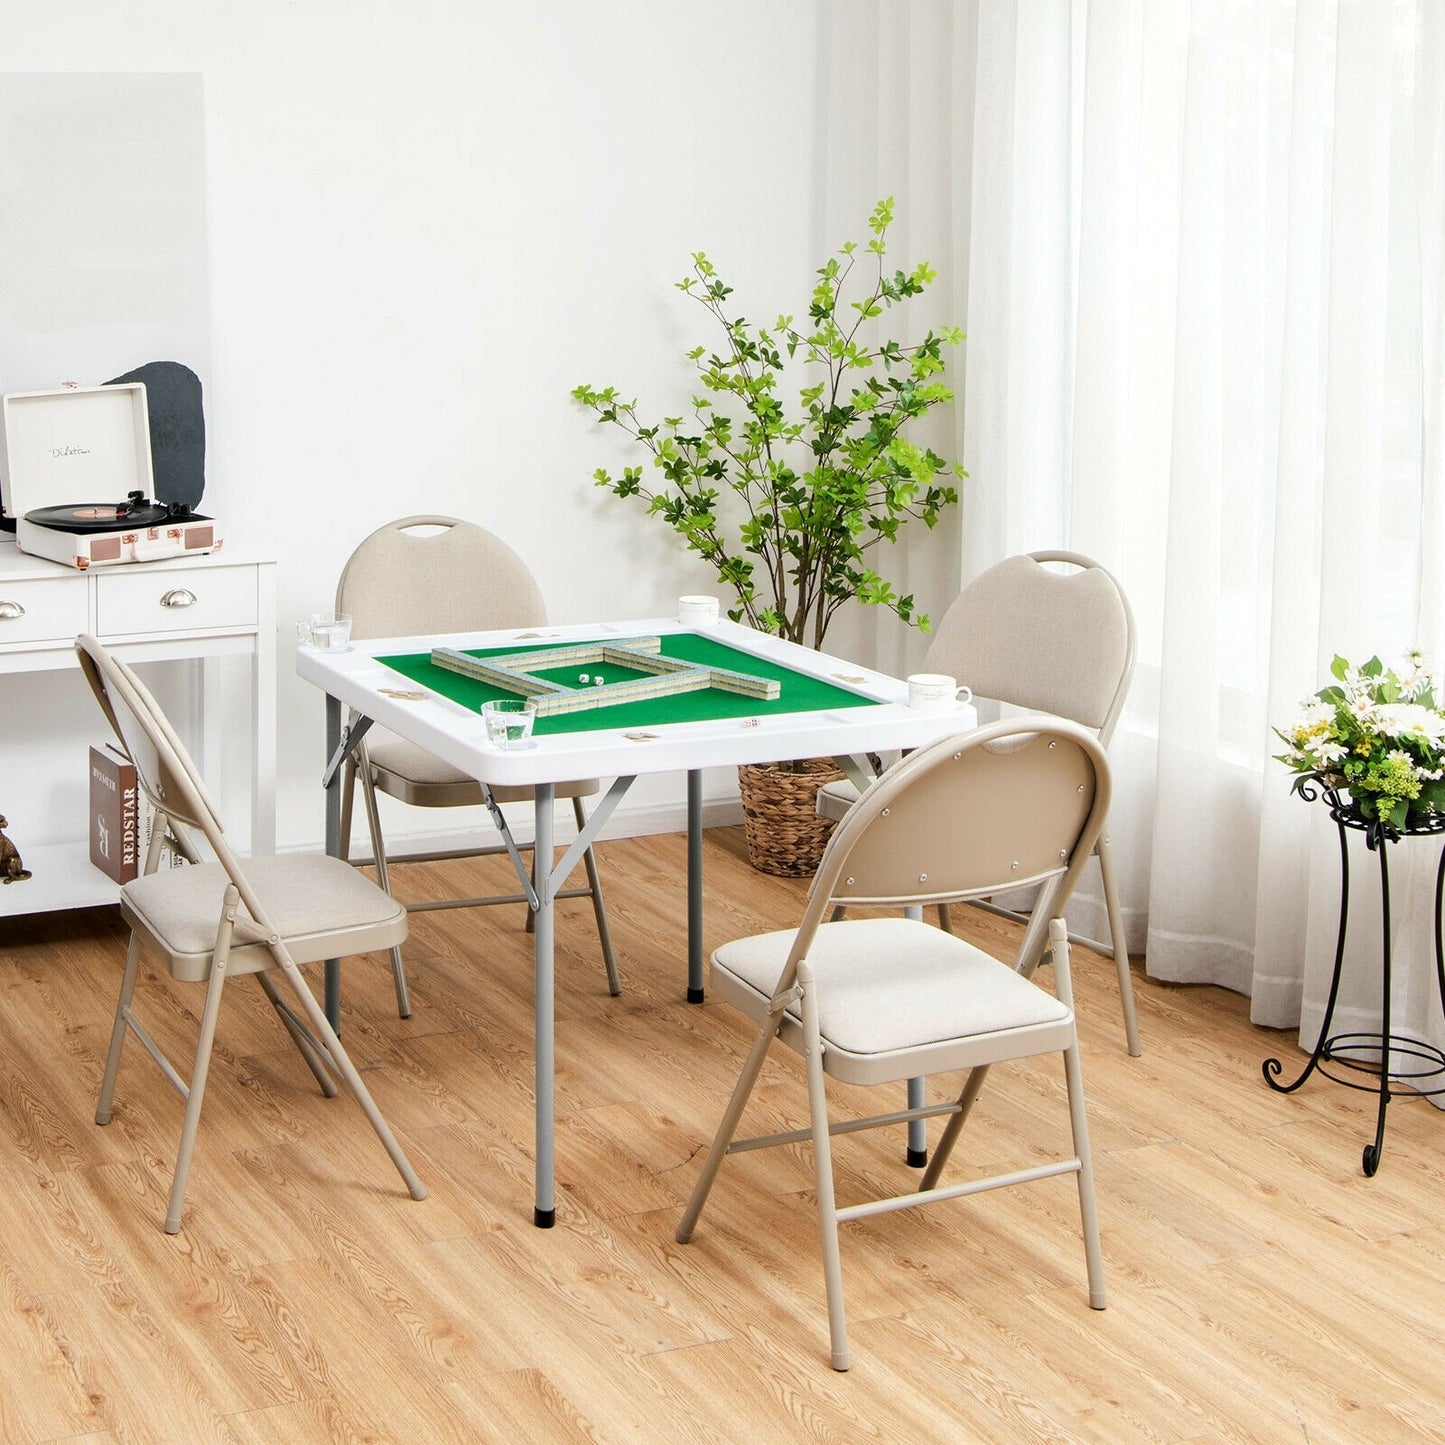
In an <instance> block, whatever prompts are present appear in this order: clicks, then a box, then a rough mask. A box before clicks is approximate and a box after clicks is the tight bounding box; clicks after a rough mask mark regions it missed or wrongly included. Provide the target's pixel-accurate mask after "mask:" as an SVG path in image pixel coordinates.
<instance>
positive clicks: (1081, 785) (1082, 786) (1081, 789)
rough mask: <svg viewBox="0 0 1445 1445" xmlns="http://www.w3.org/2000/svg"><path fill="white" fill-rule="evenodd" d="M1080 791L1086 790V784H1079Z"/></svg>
mask: <svg viewBox="0 0 1445 1445" xmlns="http://www.w3.org/2000/svg"><path fill="white" fill-rule="evenodd" d="M1079 791H1080V792H1081V793H1082V792H1083V791H1084V785H1083V784H1082V783H1080V784H1079Z"/></svg>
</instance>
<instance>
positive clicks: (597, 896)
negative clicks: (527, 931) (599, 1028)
mask: <svg viewBox="0 0 1445 1445" xmlns="http://www.w3.org/2000/svg"><path fill="white" fill-rule="evenodd" d="M572 816H573V817H574V818H576V820H577V831H578V832H579V833H580V832H581V831H582V830H583V828H585V827H586V826H587V814H586V812H585V811H584V809H583V807H582V799H581V798H573V799H572ZM582 862H583V863H584V864H585V866H586V868H587V891H588V892H589V893H591V895H592V912H593V915H594V916H595V917H596V919H597V941H598V942H599V943H600V944H601V945H602V962H603V963H604V964H605V965H606V968H607V992H608V993H610V994H611V995H612V997H613V998H616V997H617V995H618V994H620V993H621V992H622V984H621V981H620V980H619V979H618V977H617V958H616V956H615V955H614V954H613V952H612V933H611V930H610V929H609V928H608V927H607V909H606V907H605V906H604V904H603V902H602V878H601V876H600V875H599V874H598V872H597V859H596V857H594V856H593V853H592V849H591V848H590V847H589V848H588V849H587V851H586V852H585V853H583V855H582Z"/></svg>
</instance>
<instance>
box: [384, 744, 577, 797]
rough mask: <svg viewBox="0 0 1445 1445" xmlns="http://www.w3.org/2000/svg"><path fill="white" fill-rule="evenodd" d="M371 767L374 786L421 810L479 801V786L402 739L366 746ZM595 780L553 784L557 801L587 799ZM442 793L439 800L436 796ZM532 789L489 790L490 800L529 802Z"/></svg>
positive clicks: (504, 787)
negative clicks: (490, 792) (443, 793)
mask: <svg viewBox="0 0 1445 1445" xmlns="http://www.w3.org/2000/svg"><path fill="white" fill-rule="evenodd" d="M368 753H369V756H370V758H371V766H372V768H373V770H374V771H375V773H376V786H377V787H378V788H380V789H381V791H382V792H384V793H390V794H392V795H393V796H394V797H397V798H400V799H402V801H403V802H408V803H416V804H418V805H420V806H422V807H427V806H437V805H441V806H445V807H459V806H465V805H466V804H468V803H478V804H480V803H481V801H482V785H481V784H480V783H479V782H477V780H476V779H475V778H473V777H469V776H468V775H467V774H466V773H464V772H462V771H461V770H460V769H458V768H454V767H452V765H451V764H450V763H445V762H443V761H442V760H441V759H440V758H439V757H437V756H436V755H435V754H434V753H429V752H427V750H426V749H425V748H422V747H418V746H417V745H416V744H415V743H409V742H406V741H405V740H404V739H402V738H392V737H385V738H383V739H381V740H380V741H379V742H377V743H375V744H374V745H371V746H369V748H368ZM600 787H601V784H600V783H599V782H598V780H597V779H596V778H579V779H577V780H576V781H574V782H567V783H557V784H556V785H555V791H556V796H557V797H559V798H590V797H591V796H592V795H593V794H594V793H596V792H598V791H599V790H600ZM442 791H445V793H446V796H445V797H444V798H439V797H437V796H436V794H437V793H439V792H442ZM534 792H535V789H533V788H531V787H529V786H526V785H521V786H512V787H507V786H499V787H493V789H492V797H493V798H495V799H496V801H497V802H499V803H530V802H531V801H532V797H533V794H534Z"/></svg>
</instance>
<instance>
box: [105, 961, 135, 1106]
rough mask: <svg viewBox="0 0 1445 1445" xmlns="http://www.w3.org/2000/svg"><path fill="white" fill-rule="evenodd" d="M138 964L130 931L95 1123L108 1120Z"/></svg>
mask: <svg viewBox="0 0 1445 1445" xmlns="http://www.w3.org/2000/svg"><path fill="white" fill-rule="evenodd" d="M139 967H140V938H139V936H138V935H137V934H135V933H134V932H132V934H131V936H130V944H129V946H128V947H127V948H126V951H125V972H124V973H123V974H122V975H121V980H120V997H119V999H117V1000H116V1005H115V1023H114V1024H113V1025H112V1026H111V1030H110V1050H109V1052H108V1053H107V1054H106V1056H105V1074H104V1076H103V1077H102V1079H101V1081H100V1098H99V1099H98V1100H97V1101H96V1105H95V1122H96V1123H97V1124H109V1123H110V1105H111V1100H112V1098H113V1097H114V1095H115V1080H116V1075H117V1074H119V1073H120V1055H121V1051H122V1050H123V1049H124V1048H125V1035H126V1030H127V1028H128V1027H129V1024H128V1022H127V1018H128V1016H129V1014H130V1002H131V999H132V997H133V996H134V994H135V977H136V973H137V971H138V969H139Z"/></svg>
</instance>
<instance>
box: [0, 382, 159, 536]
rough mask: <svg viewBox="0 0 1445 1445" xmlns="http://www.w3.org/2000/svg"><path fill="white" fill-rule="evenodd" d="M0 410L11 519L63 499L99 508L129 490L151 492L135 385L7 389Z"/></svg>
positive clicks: (142, 396) (142, 393)
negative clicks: (92, 503)
mask: <svg viewBox="0 0 1445 1445" xmlns="http://www.w3.org/2000/svg"><path fill="white" fill-rule="evenodd" d="M0 408H3V423H4V425H3V428H0V482H3V493H4V503H5V510H6V511H7V512H8V513H9V514H10V515H11V516H12V517H24V516H28V515H29V514H30V513H31V512H33V511H35V510H36V509H37V508H41V507H55V506H62V505H64V504H65V499H66V498H67V497H94V498H96V499H97V501H98V502H99V504H100V505H105V503H106V499H107V498H114V497H124V496H126V495H127V494H128V493H130V492H139V493H140V494H141V495H142V496H143V497H148V496H149V495H150V494H151V492H152V490H153V485H152V472H151V446H150V430H149V425H148V421H147V407H146V389H145V387H144V386H143V385H141V384H139V383H133V384H130V385H122V386H87V387H73V388H72V387H65V388H62V389H60V390H58V391H20V392H11V393H10V394H9V395H7V396H6V397H4V398H3V401H0ZM71 505H74V504H71Z"/></svg>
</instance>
